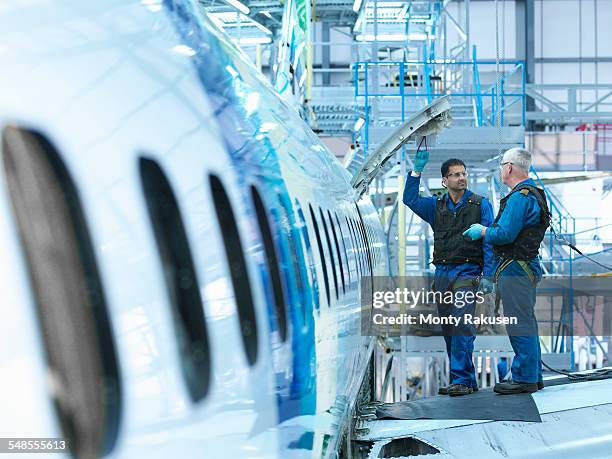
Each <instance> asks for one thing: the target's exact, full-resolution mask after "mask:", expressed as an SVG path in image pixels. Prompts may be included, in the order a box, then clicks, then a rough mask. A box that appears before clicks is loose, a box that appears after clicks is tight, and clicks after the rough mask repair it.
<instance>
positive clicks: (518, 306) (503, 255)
mask: <svg viewBox="0 0 612 459" xmlns="http://www.w3.org/2000/svg"><path fill="white" fill-rule="evenodd" d="M500 167H501V175H502V181H503V182H504V183H505V184H506V185H508V186H509V187H510V188H511V190H512V191H511V192H510V193H509V194H508V195H507V196H506V197H505V198H503V199H502V200H501V202H500V207H499V213H498V214H497V217H496V218H495V221H494V222H493V224H492V225H491V226H490V227H488V228H487V227H485V226H482V225H480V224H475V225H472V226H471V227H470V228H468V229H467V230H466V231H465V232H464V233H463V234H464V235H465V236H468V237H469V238H470V239H472V240H477V239H480V238H484V240H485V241H486V242H489V243H490V244H491V246H492V247H493V253H494V254H495V256H496V269H495V279H496V280H497V282H498V288H499V294H500V295H501V299H502V302H503V305H504V315H505V316H506V317H516V318H517V322H518V323H517V324H516V325H507V326H506V329H507V331H508V335H509V337H510V343H511V344H512V349H513V350H514V353H515V358H514V360H513V362H512V380H510V381H505V382H501V383H498V384H496V385H495V387H494V389H493V390H494V391H495V392H497V393H498V394H504V395H506V394H519V393H522V392H535V391H537V390H538V389H543V388H544V383H543V381H542V362H541V350H540V339H539V336H538V324H537V321H536V318H535V314H534V306H535V301H536V285H537V283H538V282H539V281H540V279H541V278H542V267H541V266H540V261H539V257H538V252H539V248H540V243H541V242H542V240H543V239H544V233H545V232H546V229H547V228H548V225H549V218H550V214H549V211H548V205H547V203H546V195H545V193H544V191H543V190H542V189H540V188H537V187H536V186H535V182H534V181H533V180H532V179H531V178H529V169H530V167H531V154H530V153H529V152H528V151H527V150H524V149H522V148H511V149H510V150H508V151H506V152H505V153H504V156H503V158H502V161H501V164H500Z"/></svg>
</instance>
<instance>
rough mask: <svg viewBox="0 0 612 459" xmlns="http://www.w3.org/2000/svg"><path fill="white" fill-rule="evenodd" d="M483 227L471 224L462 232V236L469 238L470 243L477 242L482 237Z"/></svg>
mask: <svg viewBox="0 0 612 459" xmlns="http://www.w3.org/2000/svg"><path fill="white" fill-rule="evenodd" d="M484 228H485V227H484V226H482V225H481V224H480V223H472V224H471V225H470V227H469V228H468V229H466V230H465V231H464V232H463V235H464V236H467V237H469V238H470V239H471V240H472V241H477V240H478V239H480V238H481V237H482V230H483V229H484Z"/></svg>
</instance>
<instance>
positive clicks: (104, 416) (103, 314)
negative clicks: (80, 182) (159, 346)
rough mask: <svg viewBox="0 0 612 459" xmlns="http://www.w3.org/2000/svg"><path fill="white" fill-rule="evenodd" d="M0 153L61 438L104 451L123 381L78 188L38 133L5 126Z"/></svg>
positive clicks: (74, 448) (78, 452) (75, 448)
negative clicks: (0, 151)
mask: <svg viewBox="0 0 612 459" xmlns="http://www.w3.org/2000/svg"><path fill="white" fill-rule="evenodd" d="M2 150H3V155H2V161H3V167H4V172H5V174H6V181H7V187H8V192H9V195H10V199H11V202H12V207H13V211H14V214H15V219H16V223H17V227H18V230H19V235H20V242H21V244H22V247H23V253H24V255H25V262H26V266H27V270H28V273H29V279H30V286H31V288H32V293H33V300H34V303H35V308H36V314H37V319H38V324H39V326H40V329H41V338H42V342H43V344H44V348H45V354H46V361H47V365H48V369H49V374H50V375H53V380H54V381H53V382H54V385H55V387H53V388H52V387H49V393H50V395H51V396H52V397H53V400H54V406H55V409H56V412H57V417H58V419H59V424H60V426H61V430H62V437H64V438H66V439H67V440H68V445H69V448H70V449H71V452H72V455H73V456H75V457H94V456H95V457H98V456H99V455H100V454H109V453H110V452H111V451H112V450H113V448H114V446H115V443H116V440H117V434H118V430H119V423H120V412H121V396H122V388H121V378H120V377H119V366H118V363H117V352H116V348H115V344H114V340H113V332H112V328H111V323H110V320H109V317H108V311H107V306H106V298H105V295H104V288H103V286H102V282H101V279H100V276H99V273H98V268H97V263H96V257H95V252H94V244H93V243H92V241H91V238H90V234H89V230H88V225H87V222H86V220H85V214H84V212H83V208H82V206H81V202H80V198H79V193H78V190H77V188H76V186H75V183H74V182H73V180H72V178H71V176H70V173H69V171H68V170H67V168H66V166H65V165H64V163H63V161H62V159H61V157H60V155H59V154H58V152H57V151H56V149H55V148H54V147H53V146H52V145H51V144H50V142H49V141H48V140H47V139H46V138H44V137H43V136H42V135H40V134H38V133H35V132H30V131H26V130H22V129H18V128H15V127H8V128H6V129H5V130H4V132H3V134H2ZM5 262H6V260H5ZM58 388H59V389H60V390H57V389H58ZM9 396H10V394H9Z"/></svg>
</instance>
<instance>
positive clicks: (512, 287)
mask: <svg viewBox="0 0 612 459" xmlns="http://www.w3.org/2000/svg"><path fill="white" fill-rule="evenodd" d="M538 280H539V279H538ZM497 285H498V288H499V293H500V295H501V299H502V302H503V305H504V317H508V318H510V317H516V318H517V322H518V323H517V324H516V325H510V324H509V325H506V330H507V332H508V336H509V338H510V344H511V345H512V349H513V350H514V354H515V357H514V360H513V361H512V380H513V381H516V382H522V383H536V382H538V381H542V351H541V349H540V338H539V336H538V322H537V320H536V317H535V313H534V306H535V302H536V285H537V281H536V282H535V283H534V282H532V281H531V279H529V277H528V276H527V273H525V271H523V269H522V268H521V267H520V266H519V265H518V263H516V262H514V263H512V264H511V265H510V266H508V267H507V268H506V269H504V271H503V273H502V275H501V276H500V277H499V280H498V283H497Z"/></svg>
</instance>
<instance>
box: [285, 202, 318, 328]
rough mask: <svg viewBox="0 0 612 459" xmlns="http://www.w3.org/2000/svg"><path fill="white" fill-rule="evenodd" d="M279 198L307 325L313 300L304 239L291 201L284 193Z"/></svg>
mask: <svg viewBox="0 0 612 459" xmlns="http://www.w3.org/2000/svg"><path fill="white" fill-rule="evenodd" d="M278 200H279V202H280V209H281V219H280V224H281V226H282V228H283V230H284V231H285V233H286V234H287V238H288V239H289V246H290V247H289V249H290V250H289V252H290V256H291V260H292V262H293V272H294V274H295V279H296V281H297V286H296V290H297V294H298V299H299V307H300V308H302V318H303V322H302V324H303V325H306V324H307V319H308V311H309V310H310V304H311V303H312V300H311V290H310V285H309V284H308V274H307V273H306V264H305V262H304V249H303V248H302V240H301V238H300V235H299V232H298V230H297V225H296V224H295V219H294V213H293V208H292V206H291V201H289V200H287V199H285V198H284V197H283V196H282V195H279V196H278Z"/></svg>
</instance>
